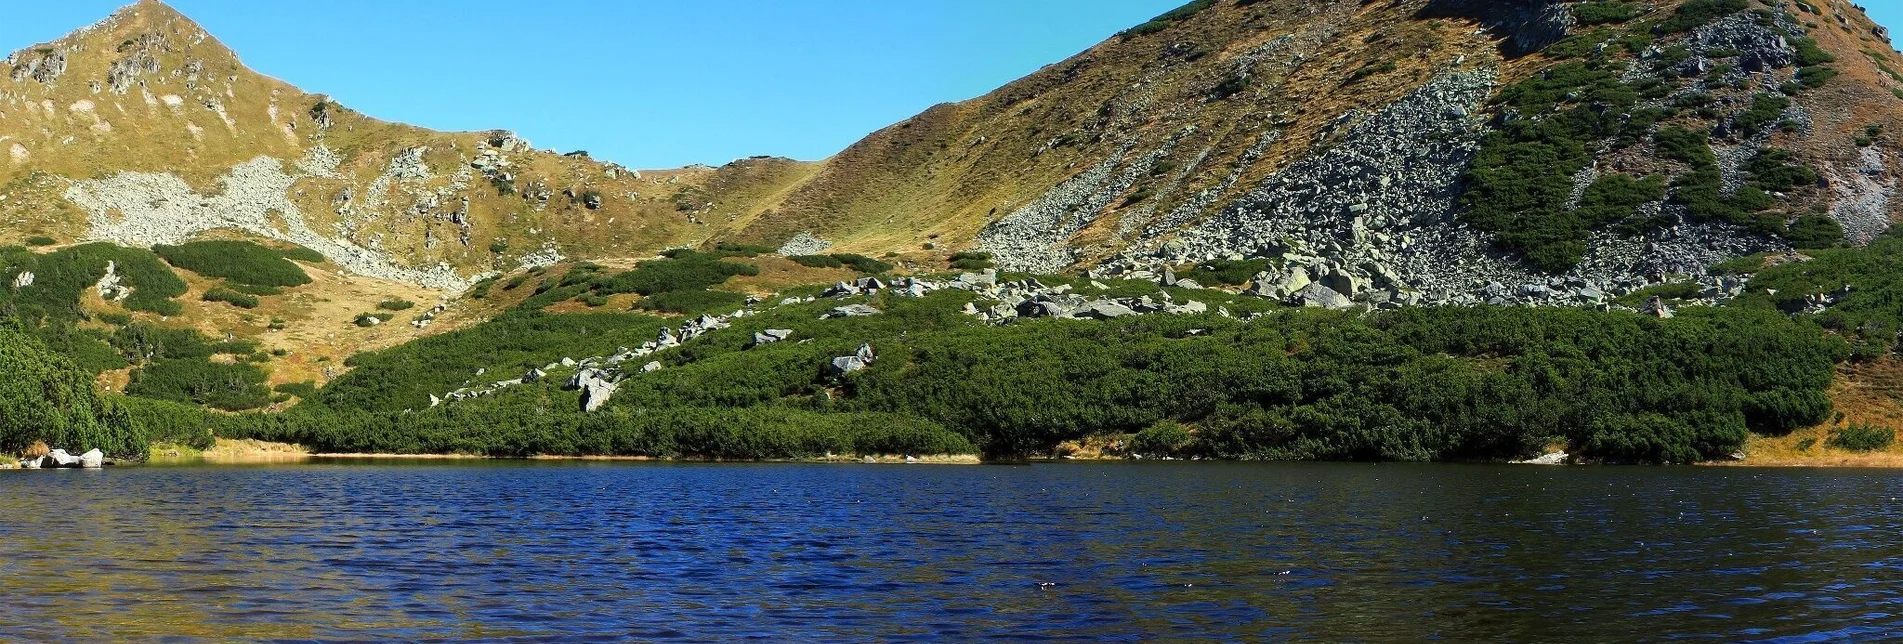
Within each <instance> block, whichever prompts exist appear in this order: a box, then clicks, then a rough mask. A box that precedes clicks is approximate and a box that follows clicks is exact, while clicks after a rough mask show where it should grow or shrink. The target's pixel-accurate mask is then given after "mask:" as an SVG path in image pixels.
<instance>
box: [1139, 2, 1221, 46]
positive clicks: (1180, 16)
mask: <svg viewBox="0 0 1903 644" xmlns="http://www.w3.org/2000/svg"><path fill="white" fill-rule="evenodd" d="M1213 6H1216V0H1191V2H1190V3H1189V4H1186V5H1183V6H1180V7H1177V8H1175V9H1171V10H1169V11H1168V12H1166V13H1164V14H1163V15H1160V16H1157V17H1155V18H1151V19H1150V20H1149V21H1147V22H1144V23H1143V24H1140V25H1137V26H1135V27H1131V28H1129V29H1127V30H1125V31H1124V32H1123V33H1122V34H1121V35H1122V36H1123V37H1124V38H1125V39H1129V38H1134V37H1137V36H1147V35H1150V34H1153V33H1157V32H1160V31H1163V30H1165V29H1168V28H1170V27H1171V26H1173V25H1175V24H1176V23H1179V22H1182V21H1185V20H1188V19H1190V18H1192V17H1194V16H1195V15H1196V14H1198V13H1202V11H1203V10H1204V9H1208V8H1210V7H1213Z"/></svg>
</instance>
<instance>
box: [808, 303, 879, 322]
mask: <svg viewBox="0 0 1903 644" xmlns="http://www.w3.org/2000/svg"><path fill="white" fill-rule="evenodd" d="M883 312H884V311H880V310H879V309H877V308H874V307H872V306H869V305H866V304H847V305H845V306H841V307H837V308H834V309H833V310H831V311H828V312H827V313H826V315H824V316H821V319H833V318H859V317H866V316H871V315H878V314H880V313H883Z"/></svg>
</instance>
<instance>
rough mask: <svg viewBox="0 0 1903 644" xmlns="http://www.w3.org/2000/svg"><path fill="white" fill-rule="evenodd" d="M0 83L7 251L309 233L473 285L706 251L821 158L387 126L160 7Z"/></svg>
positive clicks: (50, 47)
mask: <svg viewBox="0 0 1903 644" xmlns="http://www.w3.org/2000/svg"><path fill="white" fill-rule="evenodd" d="M5 69H6V70H7V72H6V78H4V79H0V149H4V150H6V151H7V159H6V160H5V161H4V162H0V212H4V214H5V217H6V219H7V225H5V226H3V227H0V243H15V242H19V241H22V240H24V239H28V238H31V237H37V236H48V237H52V238H54V239H55V240H57V241H60V242H69V241H78V240H109V241H114V242H119V243H122V244H127V245H137V246H146V245H151V244H156V243H177V242H180V241H183V240H186V239H189V238H192V237H194V236H197V235H200V234H203V233H206V232H209V231H216V230H220V229H231V230H238V231H244V232H246V233H249V234H251V235H255V236H262V237H266V238H271V239H277V240H283V241H289V242H294V243H297V244H300V245H303V246H305V247H308V248H311V249H314V250H316V251H318V252H320V253H322V254H323V255H324V256H325V257H326V258H328V259H329V260H330V261H332V262H335V263H336V264H337V265H338V266H340V267H342V268H343V269H344V270H346V271H348V272H350V273H354V274H357V275H362V276H367V277H373V278H380V279H386V280H394V281H401V282H407V283H411V284H415V285H419V286H424V287H428V288H433V289H439V290H452V291H460V290H462V289H463V288H466V287H467V286H468V285H469V284H470V283H471V282H473V281H474V280H475V279H476V278H478V277H480V276H482V275H484V274H485V273H489V272H492V271H497V270H504V269H512V268H516V267H518V266H521V265H544V264H548V263H551V262H553V261H555V260H557V259H559V258H561V257H565V256H646V255H651V254H653V253H654V252H656V251H658V250H661V249H663V248H666V247H669V246H675V245H684V244H694V243H699V242H701V241H703V240H705V239H706V238H708V237H709V236H710V235H711V234H712V232H713V231H715V230H717V229H718V226H720V225H724V224H726V223H727V218H729V217H737V213H742V212H745V213H757V212H758V211H759V210H761V209H762V208H758V207H754V206H753V205H752V202H754V201H762V200H772V199H775V198H776V197H777V196H778V193H779V192H780V191H781V190H782V189H784V188H785V187H786V186H790V185H792V184H794V183H796V182H798V181H800V180H802V179H804V178H805V177H806V176H807V174H809V172H810V170H809V169H808V167H807V166H806V165H804V164H800V163H797V162H792V161H786V160H780V159H749V160H745V161H741V162H736V163H734V164H732V165H729V166H727V167H724V168H720V169H714V168H705V167H700V168H688V169H682V170H674V171H666V172H651V173H646V174H643V173H640V172H635V171H631V170H628V169H625V168H620V167H617V166H614V165H612V164H605V163H600V162H596V161H593V160H591V159H589V158H588V157H587V155H586V153H570V154H567V155H564V154H557V153H555V152H552V151H540V150H535V149H533V148H532V147H530V145H529V143H528V142H527V141H524V140H522V139H520V138H517V137H515V136H513V135H511V134H509V133H507V132H500V131H497V132H482V133H443V132H434V131H430V130H425V129H421V128H416V127H411V126H406V125H401V124H393V123H386V122H382V121H378V120H376V119H373V118H370V117H368V116H365V115H363V114H359V113H357V112H354V111H352V110H350V109H349V108H348V107H345V106H343V105H340V104H338V103H337V102H335V101H332V100H330V99H328V98H327V97H325V96H322V95H315V94H307V93H305V92H303V91H301V90H299V89H297V88H294V87H291V86H289V85H287V84H285V83H282V82H279V81H277V80H274V79H271V78H267V77H264V76H262V75H259V74H257V73H255V72H253V71H251V70H249V69H246V68H245V67H244V66H243V65H242V64H241V63H240V62H239V61H238V58H237V57H236V55H234V54H233V53H232V52H231V51H230V50H228V49H226V48H225V47H224V46H223V45H222V44H220V43H219V42H218V41H217V40H216V39H215V38H213V37H212V36H211V35H209V34H207V33H205V31H204V30H203V29H201V28H200V27H199V26H197V25H196V24H193V23H192V22H191V21H190V20H188V19H186V18H185V17H183V16H181V15H179V14H178V13H177V12H175V11H173V10H172V9H170V8H169V7H167V6H165V5H164V4H162V3H159V2H156V1H153V0H143V1H141V2H139V3H138V4H135V5H131V6H128V7H126V8H124V9H122V10H120V11H118V12H117V13H115V14H113V15H112V16H111V17H110V18H107V19H106V20H105V21H103V22H100V23H99V24H96V25H93V26H91V27H88V28H86V29H82V30H80V31H78V32H75V33H73V34H72V35H69V36H67V37H65V38H62V39H59V40H56V41H53V42H50V43H45V44H41V45H36V46H33V47H29V48H26V49H23V50H20V51H18V52H16V53H14V54H13V55H11V56H9V57H8V58H7V61H6V65H5Z"/></svg>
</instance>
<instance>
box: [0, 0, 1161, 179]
mask: <svg viewBox="0 0 1903 644" xmlns="http://www.w3.org/2000/svg"><path fill="white" fill-rule="evenodd" d="M1183 1H1184V0H532V1H521V0H457V1H454V2H452V1H449V0H323V1H303V2H299V1H290V0H284V1H280V0H171V1H170V4H171V5H172V6H173V7H174V8H176V9H178V10H179V11H181V12H183V13H184V14H185V15H187V16H190V17H192V18H193V19H195V20H197V21H198V23H199V24H201V25H204V26H205V28H206V29H207V30H208V31H210V32H211V33H212V35H214V36H216V37H218V38H219V39H220V40H223V41H224V42H225V43H226V44H227V45H230V46H231V47H232V49H234V50H236V51H237V52H238V55H239V56H240V57H241V58H242V59H243V60H244V61H245V63H246V64H247V65H249V66H250V67H251V68H253V69H256V70H258V71H259V72H262V73H264V74H267V75H270V76H274V77H276V78H280V79H283V80H285V81H287V82H290V83H291V84H293V85H296V86H298V87H300V88H302V89H304V90H305V91H309V92H316V93H324V94H330V95H331V96H333V97H335V98H336V99H337V100H338V101H339V102H342V103H343V104H345V105H347V106H349V107H351V108H354V109H357V110H359V111H361V112H364V113H366V114H369V115H371V116H375V117H377V118H382V119H386V120H393V121H401V122H405V123H412V124H416V125H422V126H425V127H430V128H435V129H440V130H486V129H492V128H502V129H510V130H515V131H516V132H518V133H520V134H521V135H522V136H524V137H526V138H528V139H529V140H530V141H532V142H534V143H535V145H536V146H537V147H542V148H554V149H559V150H562V151H568V150H576V149H585V150H588V151H589V152H590V153H592V154H593V155H594V156H595V157H596V158H598V159H605V160H611V161H615V162H618V163H621V164H623V165H627V166H631V167H636V168H665V167H677V166H681V165H686V164H689V163H708V164H713V165H720V164H723V163H726V162H728V161H731V160H733V159H736V158H740V157H745V156H750V155H755V154H771V155H776V156H789V157H794V158H799V159H808V160H812V159H820V158H824V157H827V156H831V155H832V154H834V153H836V152H838V151H839V150H841V149H843V148H845V147H846V146H847V145H850V144H852V143H853V142H854V141H857V140H859V139H860V138H861V137H864V136H865V135H867V134H869V133H871V132H872V131H874V130H877V129H879V128H882V127H885V126H887V125H890V124H892V123H896V122H898V121H901V120H904V119H906V118H908V117H910V116H912V115H914V114H917V113H918V112H921V111H923V110H924V109H925V108H927V107H930V106H932V105H933V104H936V103H941V102H947V101H958V100H963V99H967V98H971V97H974V96H978V95H981V94H984V93H985V92H988V91H990V90H992V89H994V88H996V87H998V86H999V85H1002V84H1004V83H1006V82H1009V81H1011V80H1013V79H1016V78H1019V77H1022V76H1024V75H1026V74H1029V73H1031V72H1033V71H1036V70H1037V69H1038V68H1039V67H1041V66H1043V65H1047V64H1050V63H1055V62H1058V61H1061V60H1063V59H1065V58H1068V57H1069V56H1071V55H1072V54H1075V53H1077V52H1079V51H1082V50H1084V49H1085V48H1087V47H1089V46H1091V45H1093V44H1096V43H1097V42H1100V41H1102V40H1104V39H1105V38H1107V37H1109V36H1111V35H1112V34H1115V33H1116V32H1117V31H1119V30H1122V29H1125V28H1128V27H1130V26H1132V25H1135V24H1138V23H1140V22H1143V21H1144V20H1148V19H1149V18H1151V17H1153V16H1155V15H1157V14H1159V13H1162V12H1164V11H1167V10H1169V9H1172V8H1174V7H1175V6H1176V5H1179V4H1181V3H1182V2H1183ZM129 2H131V0H55V1H51V2H49V1H46V0H0V16H4V18H0V50H4V51H13V50H15V49H18V48H22V47H25V46H27V45H30V44H33V43H37V42H43V41H47V40H52V39H54V38H57V37H59V36H62V35H65V34H66V33H67V32H70V31H72V30H73V29H76V28H79V27H81V26H84V25H88V24H91V23H93V22H96V21H98V20H99V19H101V18H104V17H105V16H107V15H108V14H110V13H111V12H112V11H113V10H114V9H116V8H117V7H119V6H120V5H123V4H127V3H129Z"/></svg>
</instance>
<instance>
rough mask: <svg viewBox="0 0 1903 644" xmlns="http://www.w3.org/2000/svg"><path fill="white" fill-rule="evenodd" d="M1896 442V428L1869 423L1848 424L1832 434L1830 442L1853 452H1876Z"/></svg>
mask: <svg viewBox="0 0 1903 644" xmlns="http://www.w3.org/2000/svg"><path fill="white" fill-rule="evenodd" d="M1895 442H1896V430H1894V429H1890V428H1888V427H1877V426H1875V425H1871V424H1867V423H1857V424H1854V425H1849V426H1846V427H1844V428H1842V429H1839V430H1837V431H1836V432H1834V433H1832V434H1831V435H1830V441H1829V444H1830V446H1831V447H1835V448H1837V449H1843V450H1850V451H1852V452H1874V451H1877V450H1883V449H1889V448H1890V445H1891V444H1893V443H1895Z"/></svg>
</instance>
